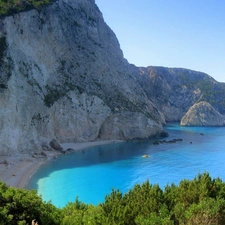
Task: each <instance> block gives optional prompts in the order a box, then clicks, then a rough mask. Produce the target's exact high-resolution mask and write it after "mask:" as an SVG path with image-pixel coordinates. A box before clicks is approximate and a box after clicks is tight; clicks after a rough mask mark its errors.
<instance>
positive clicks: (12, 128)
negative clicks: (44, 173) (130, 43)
mask: <svg viewBox="0 0 225 225" xmlns="http://www.w3.org/2000/svg"><path fill="white" fill-rule="evenodd" d="M0 61H1V63H0V103H1V110H0V115H1V120H0V139H1V142H0V154H15V153H16V152H31V151H40V150H42V149H46V148H48V147H49V141H50V140H51V139H53V138H55V139H58V140H59V141H61V142H84V141H94V140H103V139H104V140H105V139H122V140H133V139H143V138H149V137H152V136H155V135H160V134H161V133H162V132H163V128H162V123H163V117H162V116H161V114H160V112H159V111H158V110H157V108H156V106H155V105H154V104H153V103H152V102H151V101H150V99H149V98H148V97H147V95H146V93H145V91H144V90H143V88H142V87H141V85H140V83H139V82H137V80H136V78H135V76H133V74H134V73H136V72H137V68H135V67H134V66H131V65H129V63H128V62H127V60H125V59H124V57H123V53H122V51H121V49H120V46H119V42H118V40H117V38H116V36H115V34H114V33H113V32H112V30H111V29H110V28H109V27H108V26H107V25H106V23H105V22H104V19H103V17H102V14H101V12H100V11H99V9H98V7H97V6H96V4H95V1H94V0H58V1H55V2H53V3H52V4H50V5H47V6H45V7H42V8H41V9H32V10H29V11H24V12H19V13H15V14H13V15H11V16H5V17H4V18H2V19H1V20H0Z"/></svg>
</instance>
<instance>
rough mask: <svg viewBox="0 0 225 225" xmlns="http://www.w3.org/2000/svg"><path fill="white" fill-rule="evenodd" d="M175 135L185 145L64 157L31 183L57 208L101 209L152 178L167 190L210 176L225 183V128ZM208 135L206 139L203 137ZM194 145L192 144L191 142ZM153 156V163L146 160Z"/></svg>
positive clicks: (174, 128) (144, 145)
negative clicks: (115, 192) (109, 198)
mask: <svg viewBox="0 0 225 225" xmlns="http://www.w3.org/2000/svg"><path fill="white" fill-rule="evenodd" d="M166 130H167V131H168V132H169V134H170V136H169V137H168V138H165V139H166V140H170V139H173V138H182V139H183V141H182V142H177V143H173V144H160V145H153V144H152V141H148V142H134V143H117V144H110V145H104V146H103V145H102V146H98V147H91V148H88V149H86V150H85V151H84V153H82V152H81V151H79V152H76V153H72V154H69V155H63V156H61V157H59V158H57V159H56V160H53V161H50V162H49V163H48V164H46V165H44V166H42V167H41V168H40V169H39V170H38V171H37V173H36V174H35V175H34V176H33V177H32V178H31V179H30V182H29V184H28V186H27V188H28V189H36V190H37V191H38V193H39V194H41V195H42V197H43V199H44V200H46V201H49V200H51V201H52V203H53V204H54V205H56V206H57V207H63V206H65V205H66V204H67V203H68V202H69V201H74V200H75V199H76V196H78V198H79V200H81V201H83V202H85V203H91V204H94V205H96V204H98V203H100V202H103V201H104V197H105V195H107V194H109V193H110V192H111V190H112V188H114V189H120V190H121V191H122V192H127V191H128V190H129V189H130V188H132V187H133V186H134V185H135V184H137V183H143V182H144V181H146V180H147V179H148V180H149V181H150V183H153V184H155V183H157V184H159V185H160V187H161V188H163V187H164V186H165V185H167V184H171V183H175V184H178V183H179V182H180V180H182V179H184V178H186V179H192V178H194V177H195V176H196V175H197V174H198V173H202V172H205V171H207V172H209V173H210V175H211V176H212V177H213V178H216V177H220V178H222V179H223V180H225V128H224V127H207V128H206V127H180V126H179V125H176V124H170V126H168V127H166ZM200 133H203V134H204V135H200ZM190 142H192V144H191V143H190ZM143 154H148V155H149V157H148V158H143V157H142V155H143Z"/></svg>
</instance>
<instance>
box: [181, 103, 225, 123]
mask: <svg viewBox="0 0 225 225" xmlns="http://www.w3.org/2000/svg"><path fill="white" fill-rule="evenodd" d="M180 124H181V126H224V125H225V117H224V116H222V115H221V114H220V113H219V112H218V111H217V110H215V108H214V107H212V106H211V105H210V104H209V103H207V102H199V103H196V104H195V105H193V106H192V107H191V108H190V109H189V110H188V112H187V113H186V114H185V116H184V117H183V118H182V120H181V123H180Z"/></svg>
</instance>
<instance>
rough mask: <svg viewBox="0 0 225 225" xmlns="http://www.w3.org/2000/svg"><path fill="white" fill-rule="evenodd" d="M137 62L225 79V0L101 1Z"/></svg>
mask: <svg viewBox="0 0 225 225" xmlns="http://www.w3.org/2000/svg"><path fill="white" fill-rule="evenodd" d="M95 3H96V4H97V5H98V7H99V9H100V11H101V12H102V14H103V18H104V20H105V22H106V23H107V24H108V25H109V27H110V28H111V29H112V30H113V31H114V33H115V34H116V36H117V38H118V40H119V43H120V47H121V49H122V51H123V54H124V57H125V58H126V59H127V60H128V61H129V63H132V64H135V65H136V66H144V67H146V66H165V67H177V68H187V69H192V70H196V71H201V72H204V73H207V74H208V75H210V76H212V77H213V78H214V79H216V80H217V81H220V82H225V0H95Z"/></svg>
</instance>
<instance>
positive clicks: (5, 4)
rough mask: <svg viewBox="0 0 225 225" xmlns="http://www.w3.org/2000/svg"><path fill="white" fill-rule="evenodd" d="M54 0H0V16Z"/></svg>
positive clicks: (36, 6)
mask: <svg viewBox="0 0 225 225" xmlns="http://www.w3.org/2000/svg"><path fill="white" fill-rule="evenodd" d="M54 1H55V0H0V16H8V15H12V14H14V13H17V12H21V11H24V10H30V9H34V8H39V7H41V6H43V5H48V4H51V3H52V2H54Z"/></svg>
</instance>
